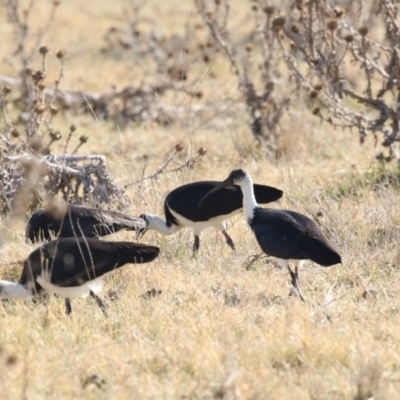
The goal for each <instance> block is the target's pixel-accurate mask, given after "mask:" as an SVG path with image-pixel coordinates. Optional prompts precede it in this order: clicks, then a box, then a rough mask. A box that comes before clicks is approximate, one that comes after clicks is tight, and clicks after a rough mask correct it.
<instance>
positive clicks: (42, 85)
mask: <svg viewBox="0 0 400 400" xmlns="http://www.w3.org/2000/svg"><path fill="white" fill-rule="evenodd" d="M36 85H37V87H38V88H39V90H42V91H43V90H44V89H46V83H45V81H43V80H42V81H38V82H37V84H36Z"/></svg>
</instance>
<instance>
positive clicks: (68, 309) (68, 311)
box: [65, 299, 72, 315]
mask: <svg viewBox="0 0 400 400" xmlns="http://www.w3.org/2000/svg"><path fill="white" fill-rule="evenodd" d="M65 313H66V314H67V315H69V314H71V313H72V307H71V300H70V299H65Z"/></svg>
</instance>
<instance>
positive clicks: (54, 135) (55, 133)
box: [49, 131, 62, 141]
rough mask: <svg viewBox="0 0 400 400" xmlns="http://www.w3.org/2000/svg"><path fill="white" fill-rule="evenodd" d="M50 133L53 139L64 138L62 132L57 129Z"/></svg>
mask: <svg viewBox="0 0 400 400" xmlns="http://www.w3.org/2000/svg"><path fill="white" fill-rule="evenodd" d="M49 135H50V137H51V139H52V140H53V141H56V140H60V139H61V138H62V135H61V133H60V132H56V131H50V132H49Z"/></svg>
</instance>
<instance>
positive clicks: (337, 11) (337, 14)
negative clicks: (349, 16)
mask: <svg viewBox="0 0 400 400" xmlns="http://www.w3.org/2000/svg"><path fill="white" fill-rule="evenodd" d="M333 14H334V15H335V17H338V18H340V17H341V16H342V15H343V14H344V10H343V8H340V7H335V8H334V9H333Z"/></svg>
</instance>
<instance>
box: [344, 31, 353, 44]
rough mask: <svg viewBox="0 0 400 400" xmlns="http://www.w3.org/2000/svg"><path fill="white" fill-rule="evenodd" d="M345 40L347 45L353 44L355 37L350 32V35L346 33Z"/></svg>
mask: <svg viewBox="0 0 400 400" xmlns="http://www.w3.org/2000/svg"><path fill="white" fill-rule="evenodd" d="M344 40H345V41H346V42H347V43H351V42H352V41H353V40H354V36H353V35H352V34H351V33H350V32H348V33H346V35H345V36H344Z"/></svg>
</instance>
